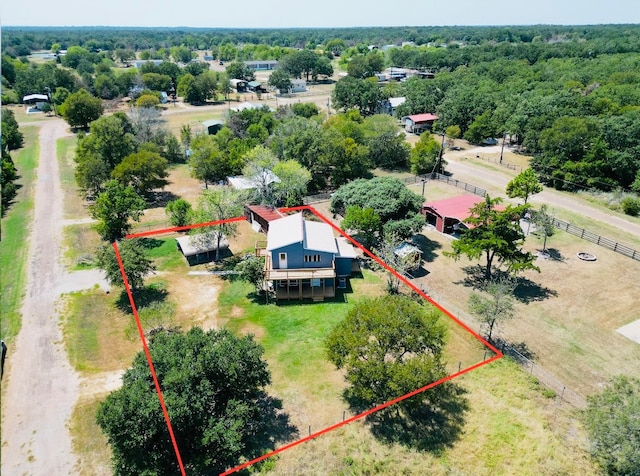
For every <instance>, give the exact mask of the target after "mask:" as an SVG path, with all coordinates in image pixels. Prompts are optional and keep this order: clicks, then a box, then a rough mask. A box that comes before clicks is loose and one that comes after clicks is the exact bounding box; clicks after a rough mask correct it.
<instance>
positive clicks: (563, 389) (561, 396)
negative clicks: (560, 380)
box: [560, 386, 567, 402]
mask: <svg viewBox="0 0 640 476" xmlns="http://www.w3.org/2000/svg"><path fill="white" fill-rule="evenodd" d="M566 388H567V387H565V386H563V387H562V393H561V394H560V402H562V400H563V399H564V391H565V389H566Z"/></svg>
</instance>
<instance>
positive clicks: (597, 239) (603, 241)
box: [553, 217, 640, 261]
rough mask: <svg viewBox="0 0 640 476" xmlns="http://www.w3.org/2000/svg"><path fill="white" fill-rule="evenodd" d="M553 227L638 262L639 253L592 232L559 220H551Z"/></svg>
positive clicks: (639, 258)
mask: <svg viewBox="0 0 640 476" xmlns="http://www.w3.org/2000/svg"><path fill="white" fill-rule="evenodd" d="M553 225H554V226H555V227H556V228H559V229H560V230H562V231H566V232H567V233H570V234H572V235H574V236H577V237H579V238H582V239H583V240H587V241H590V242H591V243H595V244H596V245H598V246H602V247H603V248H607V249H609V250H611V251H614V252H615V253H620V254H622V255H625V256H627V257H629V258H631V259H634V260H636V261H640V251H636V250H634V249H633V248H629V247H628V246H625V245H623V244H621V243H618V242H617V241H613V240H611V239H609V238H605V237H604V236H600V235H598V234H596V233H593V232H592V231H589V230H585V229H584V228H580V227H578V226H575V225H572V224H571V223H569V222H566V221H564V220H559V219H557V218H555V217H554V218H553Z"/></svg>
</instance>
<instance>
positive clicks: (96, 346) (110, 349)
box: [60, 288, 140, 372]
mask: <svg viewBox="0 0 640 476" xmlns="http://www.w3.org/2000/svg"><path fill="white" fill-rule="evenodd" d="M115 299H116V296H114V295H113V294H105V292H104V291H102V290H100V289H97V288H95V289H92V290H89V291H83V292H77V293H71V294H68V295H66V296H65V297H64V299H63V303H62V305H63V306H64V310H63V311H62V312H61V313H60V314H61V315H62V316H65V320H64V324H63V334H64V341H65V345H66V348H67V353H68V355H69V361H70V362H71V365H73V367H74V368H75V369H76V370H78V371H81V372H100V371H111V370H120V369H123V368H126V367H128V366H129V364H130V363H131V361H132V360H133V356H134V355H135V354H136V352H137V351H138V350H140V341H139V340H138V339H137V338H136V339H132V338H129V337H128V336H127V329H128V328H129V327H130V326H131V324H132V321H133V316H131V315H130V314H125V313H124V312H123V311H121V310H119V309H118V308H117V307H116V306H115Z"/></svg>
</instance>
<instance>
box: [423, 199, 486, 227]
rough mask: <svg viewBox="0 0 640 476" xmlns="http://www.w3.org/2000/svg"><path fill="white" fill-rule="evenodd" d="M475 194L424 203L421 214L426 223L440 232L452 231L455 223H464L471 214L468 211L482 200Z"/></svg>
mask: <svg viewBox="0 0 640 476" xmlns="http://www.w3.org/2000/svg"><path fill="white" fill-rule="evenodd" d="M483 200H484V199H483V198H482V197H479V196H477V195H460V196H458V197H452V198H446V199H444V200H437V201H435V202H430V203H425V204H424V205H423V206H422V214H423V215H424V216H425V218H426V220H427V223H429V224H430V225H433V226H435V227H436V230H438V231H439V232H441V233H454V232H455V231H457V229H456V228H457V227H456V225H459V224H460V223H464V221H465V220H466V219H467V218H469V217H470V216H471V212H470V211H469V210H470V209H471V208H473V207H474V206H475V205H477V204H478V203H480V202H481V201H483Z"/></svg>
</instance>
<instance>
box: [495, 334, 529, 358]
mask: <svg viewBox="0 0 640 476" xmlns="http://www.w3.org/2000/svg"><path fill="white" fill-rule="evenodd" d="M493 344H494V345H495V346H496V347H497V348H498V349H500V350H501V351H502V352H503V353H505V354H506V355H510V356H511V357H514V358H517V359H518V360H520V359H521V358H522V357H524V358H526V359H529V360H535V359H536V358H537V357H538V356H537V355H536V353H535V352H534V351H533V350H531V349H530V348H529V346H528V345H527V343H526V342H524V341H522V342H509V341H508V340H506V339H502V338H500V337H498V338H495V339H493Z"/></svg>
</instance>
